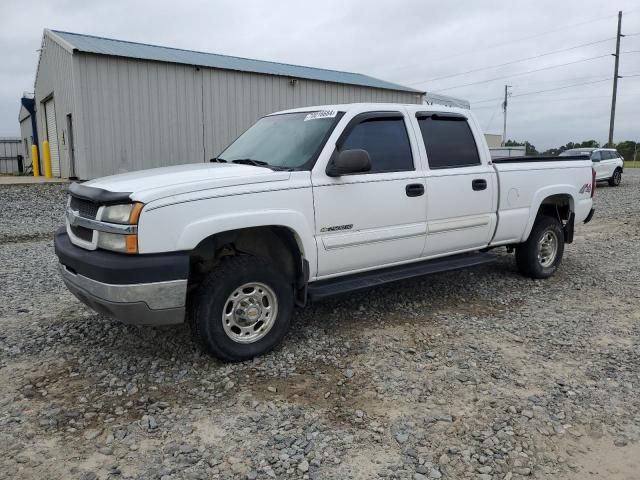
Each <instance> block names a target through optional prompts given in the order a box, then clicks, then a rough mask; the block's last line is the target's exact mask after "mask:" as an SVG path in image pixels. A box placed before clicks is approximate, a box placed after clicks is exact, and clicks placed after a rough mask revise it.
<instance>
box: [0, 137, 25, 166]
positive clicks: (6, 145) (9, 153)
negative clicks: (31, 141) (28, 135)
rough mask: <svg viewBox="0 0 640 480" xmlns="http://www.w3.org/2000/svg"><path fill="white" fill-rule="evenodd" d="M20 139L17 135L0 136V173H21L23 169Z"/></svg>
mask: <svg viewBox="0 0 640 480" xmlns="http://www.w3.org/2000/svg"><path fill="white" fill-rule="evenodd" d="M23 159H24V156H23V150H22V141H21V140H20V139H19V138H17V137H0V173H4V174H7V173H9V174H13V173H21V172H22V170H23V168H24V167H23Z"/></svg>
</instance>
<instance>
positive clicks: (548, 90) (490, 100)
mask: <svg viewBox="0 0 640 480" xmlns="http://www.w3.org/2000/svg"><path fill="white" fill-rule="evenodd" d="M607 80H611V77H607V78H601V79H600V80H595V81H592V82H582V83H574V84H571V85H563V86H562V87H556V88H548V89H546V90H537V91H535V92H525V93H519V94H517V95H511V98H516V97H525V96H527V95H535V94H538V93H546V92H555V91H556V90H563V89H565V88H571V87H581V86H583V85H591V84H593V83H601V82H606V81H607ZM495 100H500V98H488V99H486V100H479V101H477V102H470V103H472V104H477V103H485V102H493V101H495Z"/></svg>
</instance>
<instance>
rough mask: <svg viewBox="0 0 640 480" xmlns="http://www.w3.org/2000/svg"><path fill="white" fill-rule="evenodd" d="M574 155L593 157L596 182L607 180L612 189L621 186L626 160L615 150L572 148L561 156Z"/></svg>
mask: <svg viewBox="0 0 640 480" xmlns="http://www.w3.org/2000/svg"><path fill="white" fill-rule="evenodd" d="M573 155H589V156H590V157H591V161H592V162H593V169H594V170H595V172H596V180H607V181H608V182H609V185H611V186H612V187H617V186H618V185H620V182H621V181H622V171H623V169H624V158H623V157H622V155H620V154H619V153H618V151H617V150H616V149H615V148H572V149H571V150H566V151H564V152H562V153H561V154H560V156H561V157H567V156H573Z"/></svg>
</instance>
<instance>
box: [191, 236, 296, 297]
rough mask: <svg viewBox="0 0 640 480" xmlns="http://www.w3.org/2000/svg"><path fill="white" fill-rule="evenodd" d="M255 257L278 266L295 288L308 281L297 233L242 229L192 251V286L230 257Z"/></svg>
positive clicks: (211, 237) (218, 237)
mask: <svg viewBox="0 0 640 480" xmlns="http://www.w3.org/2000/svg"><path fill="white" fill-rule="evenodd" d="M234 255H253V256H256V257H260V258H264V259H267V260H269V261H270V262H272V263H273V264H275V266H276V268H277V269H278V270H279V271H280V272H282V273H283V274H284V275H285V277H286V278H287V279H288V280H289V281H290V282H291V283H292V285H294V286H296V287H300V286H302V285H303V284H304V282H305V281H306V278H304V277H305V268H304V265H303V260H304V256H303V252H302V249H301V247H300V245H299V243H298V239H297V236H296V234H295V232H294V231H293V230H291V229H289V228H287V227H282V226H264V227H251V228H242V229H238V230H230V231H226V232H220V233H216V234H215V235H211V236H210V237H207V238H205V239H204V240H202V241H201V242H200V243H199V244H198V245H197V246H196V248H194V249H193V250H192V252H191V259H190V274H189V285H190V287H191V286H196V285H197V284H199V283H200V281H201V279H202V278H203V277H204V276H205V275H206V274H207V273H208V272H209V271H211V270H212V269H213V268H215V267H216V266H217V265H218V264H219V263H220V261H221V260H222V259H223V258H224V257H227V256H234Z"/></svg>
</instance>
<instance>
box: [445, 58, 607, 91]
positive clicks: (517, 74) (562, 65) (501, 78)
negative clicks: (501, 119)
mask: <svg viewBox="0 0 640 480" xmlns="http://www.w3.org/2000/svg"><path fill="white" fill-rule="evenodd" d="M610 56H611V55H610V54H609V53H607V54H605V55H598V56H597V57H589V58H583V59H582V60H576V61H574V62H567V63H560V64H558V65H551V66H548V67H543V68H537V69H535V70H527V71H526V72H520V73H514V74H512V75H507V76H503V77H495V78H489V79H487V80H480V81H479V82H471V83H465V84H463V85H456V86H455V87H449V88H442V89H440V90H434V91H433V93H439V92H446V91H448V90H455V89H457V88H462V87H469V86H471V85H479V84H481V83H488V82H494V81H496V80H504V79H505V78H513V77H519V76H521V75H527V74H529V73H535V72H542V71H544V70H551V69H553V68H559V67H565V66H567V65H575V64H576V63H582V62H588V61H590V60H596V59H598V58H604V57H610Z"/></svg>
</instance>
